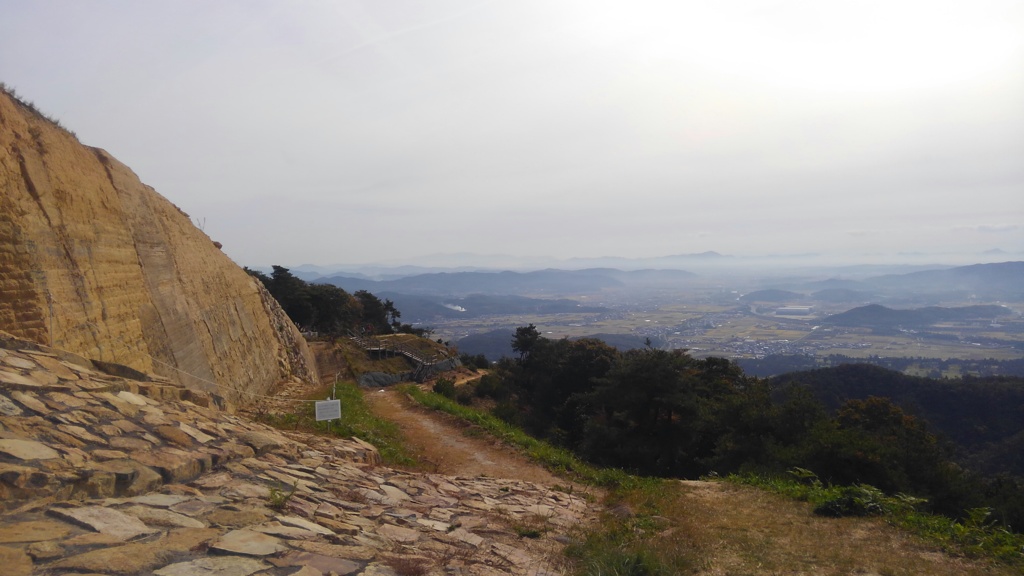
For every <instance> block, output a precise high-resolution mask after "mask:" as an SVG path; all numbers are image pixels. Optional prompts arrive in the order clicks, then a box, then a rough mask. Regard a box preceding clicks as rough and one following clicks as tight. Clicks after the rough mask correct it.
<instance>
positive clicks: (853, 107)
mask: <svg viewBox="0 0 1024 576" xmlns="http://www.w3.org/2000/svg"><path fill="white" fill-rule="evenodd" d="M0 81H3V82H5V83H7V84H8V85H9V86H13V87H14V88H16V89H17V90H18V92H19V93H20V94H21V95H22V96H23V97H25V98H27V99H29V100H32V101H34V102H35V103H36V105H37V106H39V107H40V108H41V109H42V110H43V111H44V112H46V113H48V114H50V115H52V116H55V117H57V118H59V119H60V120H61V122H62V123H63V124H64V125H66V126H68V127H69V128H71V129H72V130H74V131H75V132H77V134H78V136H79V138H80V139H81V140H82V142H84V143H85V144H89V145H93V146H98V147H101V148H104V149H106V150H107V151H109V152H110V153H111V154H113V155H114V156H116V157H117V158H119V159H120V160H121V161H123V162H125V163H126V164H127V165H128V166H130V167H131V168H132V169H133V170H135V172H136V173H137V174H138V175H139V177H140V178H141V179H142V181H143V182H145V183H147V184H149V185H152V186H153V187H155V188H156V189H157V191H159V192H160V193H161V194H163V195H164V196H166V197H167V198H168V199H170V200H171V201H172V202H174V203H175V204H177V205H178V206H180V207H181V208H182V209H183V210H185V211H186V212H188V213H189V214H191V215H192V216H193V218H194V219H195V220H196V221H198V222H199V223H200V224H202V227H203V228H204V229H205V231H206V232H207V233H208V234H209V235H210V236H211V237H212V238H213V239H214V240H219V241H221V242H222V243H223V244H224V250H225V251H226V252H227V253H228V254H229V255H230V256H231V257H232V258H234V259H235V260H236V261H237V262H239V263H240V264H246V265H267V264H271V263H280V264H286V265H297V264H300V263H304V262H311V263H318V264H331V263H338V262H345V263H357V262H371V261H402V262H406V263H416V262H417V257H420V256H423V255H427V254H431V253H446V252H475V253H481V254H490V253H494V254H498V253H501V254H514V255H519V256H555V257H570V256H629V257H634V256H659V255H668V254H682V253H694V252H703V251H706V250H715V251H718V252H722V253H728V254H738V255H756V254H766V253H804V252H821V253H829V254H837V255H856V254H862V253H866V254H872V255H875V256H872V258H874V257H877V258H881V257H883V256H889V255H893V254H897V253H901V252H929V253H947V252H956V253H961V252H973V251H983V250H989V249H993V248H999V249H1002V250H1005V251H1007V252H1009V253H1010V255H1011V256H1014V257H1016V258H1019V257H1020V255H1021V254H1022V253H1024V2H1021V1H1020V0H1008V1H999V0H959V1H952V2H950V1H942V0H927V1H903V0H883V1H871V0H851V1H845V0H838V1H837V0H827V1H812V0H807V1H801V2H797V1H786V0H780V1H772V0H756V1H755V0H751V1H740V0H716V1H714V2H705V1H700V2H697V1H690V2H685V1H664V2H662V1H654V0H651V1H647V0H621V1H600V0H580V1H570V0H536V1H533V0H515V1H511V0H509V1H503V2H498V1H492V2H477V1H468V0H465V1H464V0H423V1H412V0H400V1H399V0H396V1H386V0H373V1H366V2H357V1H324V0H320V1H315V2H313V1H310V2H301V1H292V0H289V1H283V0H281V1H275V2H267V1H262V2H260V1H249V0H246V1H244V2H241V1H238V2H231V1H225V0H217V1H216V2H210V1H201V2H199V1H183V0H174V1H172V2H138V1H135V0H132V1H117V2H115V1H96V2H80V1H72V0H67V1H45V0H44V1H38V0H34V1H28V0H24V1H19V0H5V1H4V2H3V8H2V14H0ZM998 259H999V258H998V257H997V258H996V260H998ZM1002 259H1008V258H1002Z"/></svg>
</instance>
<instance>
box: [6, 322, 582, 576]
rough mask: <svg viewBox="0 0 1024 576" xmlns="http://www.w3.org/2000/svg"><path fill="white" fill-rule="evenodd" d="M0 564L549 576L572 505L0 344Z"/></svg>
mask: <svg viewBox="0 0 1024 576" xmlns="http://www.w3.org/2000/svg"><path fill="white" fill-rule="evenodd" d="M0 344H3V347H2V348H0V503H2V506H3V508H4V509H5V510H6V512H4V513H2V514H0V566H2V567H3V569H2V572H3V574H5V575H6V576H27V575H31V574H37V575H46V574H106V575H129V574H156V575H159V576H186V575H213V574H220V575H226V574H233V575H239V576H245V575H249V574H258V575H262V576H286V575H287V576H321V575H327V574H339V575H344V574H355V575H363V576H395V575H399V574H423V575H441V574H455V575H481V576H486V575H498V574H533V575H543V574H558V573H560V572H561V571H560V568H561V561H560V558H561V555H560V550H561V548H562V546H563V545H564V543H565V542H567V541H568V539H569V538H571V536H572V534H573V533H574V530H575V529H576V528H577V527H578V526H580V524H581V523H584V522H586V521H588V518H589V516H590V515H591V514H592V513H593V510H591V509H590V505H589V504H588V500H587V499H585V498H584V497H583V496H582V495H579V494H570V493H565V492H559V491H552V490H549V489H546V488H543V487H541V486H538V485H535V484H531V483H527V482H521V481H515V480H500V479H493V478H484V477H479V478H464V477H450V476H443V475H437V474H412V473H408V472H403V471H399V470H393V469H390V468H387V467H384V466H381V465H380V464H379V462H380V460H379V456H378V455H377V452H376V450H375V449H374V448H373V447H372V446H370V445H369V444H366V443H365V442H362V441H360V440H358V439H355V438H353V439H348V440H345V439H338V438H331V437H321V436H311V435H306V434H298V433H284V432H280V431H278V430H275V429H272V428H268V427H266V426H263V425H261V424H258V423H254V422H251V421H248V420H245V419H243V418H240V417H238V416H236V415H234V414H230V413H228V412H225V411H224V410H223V409H222V407H223V405H224V402H225V400H224V399H222V398H220V397H218V396H216V395H211V394H207V393H203V392H197V391H194V390H190V389H187V388H184V387H182V386H179V385H177V384H174V383H171V382H168V381H162V382H161V381H137V380H133V379H131V378H125V377H122V376H113V375H110V374H108V373H104V372H101V371H99V370H97V366H96V365H95V364H93V363H89V362H88V361H86V360H84V359H80V358H76V357H75V356H74V355H68V354H65V353H63V352H61V351H59V350H53V349H47V348H43V347H40V346H37V345H32V344H29V343H26V342H20V341H18V340H15V339H11V338H2V339H0Z"/></svg>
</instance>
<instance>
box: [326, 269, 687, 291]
mask: <svg viewBox="0 0 1024 576" xmlns="http://www.w3.org/2000/svg"><path fill="white" fill-rule="evenodd" d="M694 277H696V275H695V274H693V273H691V272H686V271H683V270H636V271H623V270H617V269H614V268H590V269H586V270H554V269H548V270H538V271H535V272H510V271H505V272H442V273H434V274H419V275H415V276H407V277H404V278H395V279H392V280H381V281H374V280H368V279H365V278H354V277H351V276H330V277H326V278H321V279H320V281H321V282H324V283H328V284H334V285H335V286H338V287H340V288H343V289H345V290H347V291H349V292H355V291H357V290H369V291H370V292H373V293H374V294H378V293H380V292H397V293H401V294H418V295H424V294H432V295H440V296H466V295H469V294H490V295H507V294H516V295H534V296H538V295H553V296H554V295H572V294H595V293H598V292H601V291H602V290H607V289H613V288H623V287H626V286H630V287H637V286H643V285H660V286H664V285H666V284H678V283H681V282H686V281H687V280H689V279H691V278H694Z"/></svg>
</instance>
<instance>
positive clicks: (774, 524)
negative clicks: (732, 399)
mask: <svg viewBox="0 0 1024 576" xmlns="http://www.w3.org/2000/svg"><path fill="white" fill-rule="evenodd" d="M664 506H667V509H663V514H664V515H665V516H667V517H669V518H672V520H673V524H674V526H673V527H672V528H670V529H668V530H665V531H663V532H662V533H661V534H659V535H658V537H657V538H656V542H655V543H654V546H655V547H656V548H664V549H668V550H672V549H688V551H689V552H688V553H689V555H690V557H691V558H692V559H693V560H694V563H695V565H696V566H697V569H696V570H695V571H694V573H696V574H706V575H709V576H710V575H725V574H792V575H798V574H814V575H830V576H831V575H835V576H839V575H847V574H866V575H871V574H874V575H879V576H903V575H918V574H928V575H935V576H971V575H982V574H986V575H992V574H996V575H1001V574H1006V575H1010V574H1013V573H1014V572H1013V571H1012V569H1010V568H1006V567H1002V566H996V565H993V564H990V563H985V562H980V561H972V560H966V559H961V558H952V557H950V556H948V555H946V554H944V553H942V552H940V551H939V550H937V549H936V548H935V547H933V546H929V545H927V544H925V543H923V542H922V541H921V540H919V539H917V538H915V537H913V536H910V535H907V534H906V533H904V532H901V531H899V530H897V529H895V528H893V527H892V526H889V525H888V524H886V523H885V521H884V520H880V519H864V518H841V519H831V518H823V517H819V516H815V515H813V514H812V512H811V507H810V505H809V504H803V503H799V502H794V501H792V500H789V499H787V498H785V497H782V496H779V495H775V494H771V493H769V492H765V491H763V490H758V489H755V488H750V487H745V486H737V485H732V484H726V483H721V482H683V483H681V490H680V494H679V497H678V498H675V499H672V500H671V501H670V502H669V503H667V504H666V505H664Z"/></svg>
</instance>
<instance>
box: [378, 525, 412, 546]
mask: <svg viewBox="0 0 1024 576" xmlns="http://www.w3.org/2000/svg"><path fill="white" fill-rule="evenodd" d="M377 533H378V534H380V535H381V536H384V537H385V538H389V539H391V540H394V541H395V542H400V543H402V544H412V543H413V542H416V541H417V540H419V539H420V533H419V532H418V531H416V530H412V529H410V528H403V527H401V526H395V525H394V524H384V525H382V526H381V527H380V528H378V529H377Z"/></svg>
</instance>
